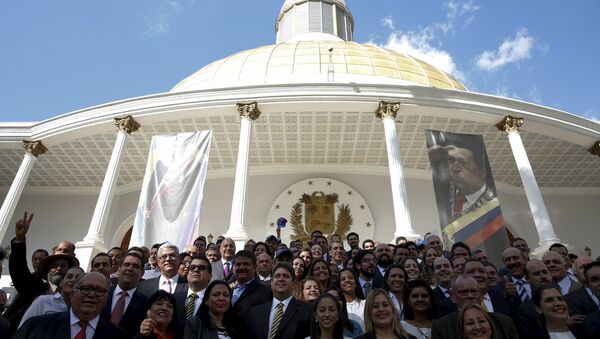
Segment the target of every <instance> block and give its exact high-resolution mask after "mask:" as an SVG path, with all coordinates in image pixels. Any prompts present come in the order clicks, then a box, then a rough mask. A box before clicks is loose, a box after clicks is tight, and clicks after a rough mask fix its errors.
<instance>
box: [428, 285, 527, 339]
mask: <svg viewBox="0 0 600 339" xmlns="http://www.w3.org/2000/svg"><path fill="white" fill-rule="evenodd" d="M450 299H451V300H452V301H453V302H454V303H455V304H456V307H457V308H458V310H457V311H455V312H452V313H450V314H448V315H446V316H444V317H442V318H440V319H438V320H435V321H434V322H433V326H432V328H431V339H460V338H462V337H463V336H462V335H461V333H460V332H459V330H458V321H459V319H458V315H459V314H460V309H461V308H462V307H463V306H464V305H466V304H470V303H475V304H481V302H482V295H481V292H480V288H479V285H478V283H477V280H475V279H474V278H472V277H471V276H468V275H460V276H458V277H455V278H454V279H453V280H452V285H451V290H450ZM489 316H490V319H491V320H492V324H491V325H492V326H493V327H494V330H495V331H497V332H499V333H500V337H502V338H518V334H517V329H516V328H515V324H514V323H513V321H512V320H511V319H510V318H509V317H507V316H504V315H502V314H499V313H494V312H492V313H489Z"/></svg>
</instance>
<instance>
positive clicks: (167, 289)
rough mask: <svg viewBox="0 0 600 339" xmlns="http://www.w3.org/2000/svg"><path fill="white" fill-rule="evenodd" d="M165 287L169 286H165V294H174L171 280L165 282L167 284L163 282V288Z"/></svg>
mask: <svg viewBox="0 0 600 339" xmlns="http://www.w3.org/2000/svg"><path fill="white" fill-rule="evenodd" d="M164 285H167V286H165V288H164V291H165V292H169V293H173V292H172V290H171V279H167V280H165V282H163V286H164Z"/></svg>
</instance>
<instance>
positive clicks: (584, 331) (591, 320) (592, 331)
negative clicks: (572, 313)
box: [571, 310, 600, 339]
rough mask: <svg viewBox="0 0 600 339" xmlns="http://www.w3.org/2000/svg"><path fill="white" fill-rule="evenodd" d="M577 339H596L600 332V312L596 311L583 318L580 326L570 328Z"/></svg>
mask: <svg viewBox="0 0 600 339" xmlns="http://www.w3.org/2000/svg"><path fill="white" fill-rule="evenodd" d="M571 332H573V334H574V335H575V337H576V338H577V339H582V338H583V339H596V338H598V333H599V332H600V311H599V310H596V311H595V312H594V313H590V314H588V315H587V316H586V317H585V320H584V321H583V323H581V324H580V325H577V326H574V327H573V328H571Z"/></svg>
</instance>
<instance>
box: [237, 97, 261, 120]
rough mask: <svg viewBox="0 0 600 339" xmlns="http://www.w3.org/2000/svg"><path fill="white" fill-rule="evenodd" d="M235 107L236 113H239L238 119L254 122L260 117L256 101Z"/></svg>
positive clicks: (238, 104)
mask: <svg viewBox="0 0 600 339" xmlns="http://www.w3.org/2000/svg"><path fill="white" fill-rule="evenodd" d="M236 106H237V110H238V112H240V117H242V118H248V119H250V120H256V119H258V117H259V116H260V110H259V109H258V103H257V102H256V101H253V102H250V103H247V104H243V103H237V104H236Z"/></svg>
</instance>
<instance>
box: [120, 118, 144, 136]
mask: <svg viewBox="0 0 600 339" xmlns="http://www.w3.org/2000/svg"><path fill="white" fill-rule="evenodd" d="M115 126H117V127H118V128H119V131H123V132H125V133H127V134H131V133H133V132H136V131H137V130H138V129H140V127H142V125H140V123H139V122H137V121H136V120H135V119H134V118H133V117H132V116H131V115H128V116H126V117H124V118H115Z"/></svg>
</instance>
